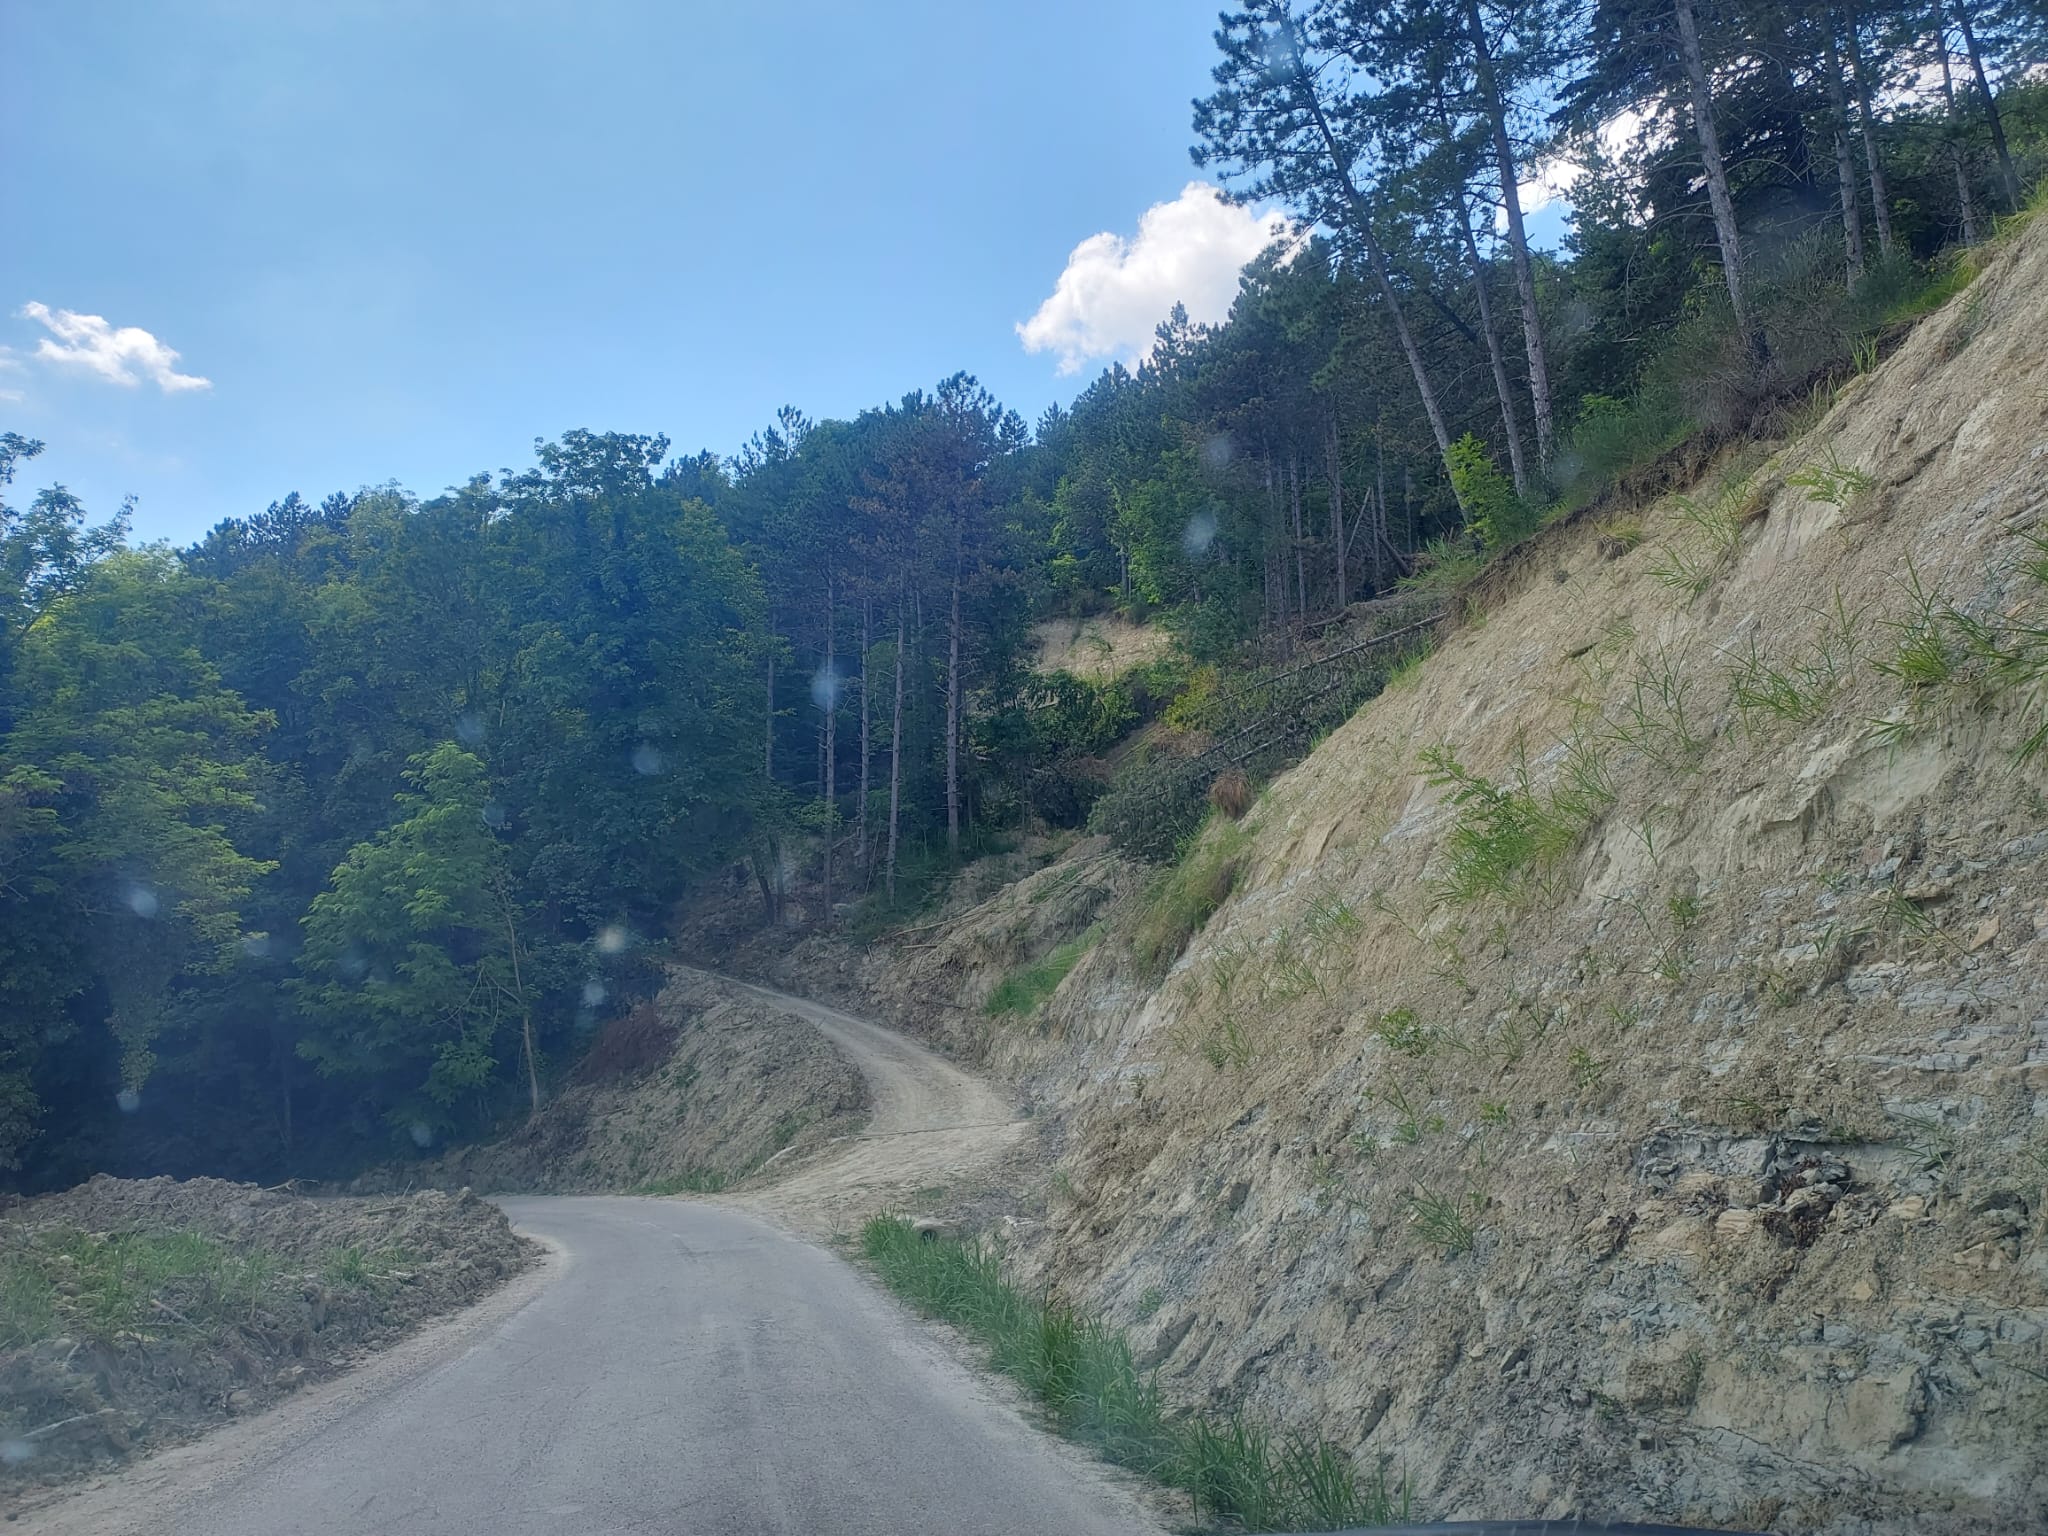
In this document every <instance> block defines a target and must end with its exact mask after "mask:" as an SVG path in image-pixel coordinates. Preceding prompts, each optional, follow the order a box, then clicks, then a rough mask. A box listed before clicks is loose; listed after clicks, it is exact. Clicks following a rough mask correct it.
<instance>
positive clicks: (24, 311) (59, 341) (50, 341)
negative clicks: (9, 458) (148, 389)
mask: <svg viewBox="0 0 2048 1536" xmlns="http://www.w3.org/2000/svg"><path fill="white" fill-rule="evenodd" d="M21 315H22V318H23V319H25V320H34V321H36V322H38V323H39V324H40V325H42V326H43V328H44V329H45V330H47V331H49V333H50V334H49V335H48V336H45V337H44V338H43V339H42V340H41V341H40V342H38V343H37V345H36V356H37V357H39V358H41V359H42V360H43V361H44V362H47V363H63V364H67V365H71V366H76V367H80V368H84V369H86V370H87V371H88V372H91V373H96V374H98V375H99V376H100V377H101V378H103V379H105V380H106V381H107V382H108V383H109V384H120V385H124V386H126V387H128V388H131V389H132V388H133V387H134V386H135V385H137V384H140V383H141V382H142V381H143V380H144V379H149V380H151V381H152V382H154V383H155V385H156V387H157V388H158V389H160V390H162V391H163V392H164V393H165V394H167V395H170V394H176V393H178V392H179V391H181V390H187V389H211V388H213V381H212V380H211V379H202V378H200V377H199V376H198V375H197V374H192V373H180V372H178V368H177V363H178V354H177V352H176V350H175V349H173V348H171V347H167V346H165V345H164V344H163V343H162V342H160V341H158V340H157V339H156V338H155V337H154V336H152V335H150V333H149V332H148V331H145V330H143V329H142V328H141V327H140V326H135V325H123V326H118V327H117V326H112V325H109V324H107V322H106V321H105V320H104V319H103V318H102V317H100V316H99V315H81V314H78V313H76V312H74V311H72V310H68V309H51V308H50V307H49V306H48V305H46V304H34V303H31V304H24V305H22V307H21Z"/></svg>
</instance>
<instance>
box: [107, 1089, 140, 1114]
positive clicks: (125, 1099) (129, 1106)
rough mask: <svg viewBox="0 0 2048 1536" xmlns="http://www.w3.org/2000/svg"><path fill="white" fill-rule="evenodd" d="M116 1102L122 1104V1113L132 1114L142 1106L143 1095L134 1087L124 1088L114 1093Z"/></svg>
mask: <svg viewBox="0 0 2048 1536" xmlns="http://www.w3.org/2000/svg"><path fill="white" fill-rule="evenodd" d="M114 1102H115V1103H116V1104H118V1105H120V1106H121V1113H122V1114H124V1115H132V1114H134V1113H135V1111H136V1110H138V1109H140V1108H142V1095H141V1094H140V1093H138V1092H137V1091H136V1090H135V1089H133V1088H123V1089H122V1090H121V1091H120V1092H119V1093H117V1094H115V1095H114Z"/></svg>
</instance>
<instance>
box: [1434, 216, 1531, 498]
mask: <svg viewBox="0 0 2048 1536" xmlns="http://www.w3.org/2000/svg"><path fill="white" fill-rule="evenodd" d="M1457 211H1458V232H1459V233H1460V234H1462V235H1463V236H1464V237H1465V256H1466V259H1467V260H1469V261H1470V262H1471V264H1472V291H1473V293H1475V294H1476V295H1477V296H1478V299H1479V328H1480V330H1482V331H1484V332H1485V333H1486V356H1487V359H1488V360H1489V361H1490V362H1491V363H1492V364H1493V390H1494V393H1495V395H1497V396H1498V397H1499V399H1500V420H1501V426H1502V427H1503V428H1504V429H1505V430H1506V432H1507V435H1508V465H1509V467H1510V468H1511V469H1512V470H1513V472H1514V476H1515V494H1516V495H1517V496H1526V495H1528V494H1529V472H1528V468H1527V466H1525V465H1524V464H1523V462H1522V431H1521V428H1520V427H1519V426H1517V425H1516V424H1515V391H1514V387H1513V386H1512V385H1511V384H1509V382H1508V360H1507V356H1506V354H1505V353H1503V352H1502V350H1501V344H1500V327H1498V326H1497V325H1495V324H1494V321H1493V300H1492V298H1491V297H1490V296H1489V295H1488V293H1487V291H1486V264H1485V263H1484V262H1483V261H1481V260H1480V259H1479V242H1478V241H1477V240H1475V239H1474V238H1473V237H1472V219H1471V214H1470V211H1469V210H1468V209H1467V208H1466V206H1465V199H1464V196H1463V194H1462V193H1461V194H1460V195H1459V197H1458V210H1457ZM1541 452H1542V454H1543V456H1544V458H1546V459H1548V458H1549V457H1550V450H1549V449H1548V448H1544V449H1542V450H1541Z"/></svg>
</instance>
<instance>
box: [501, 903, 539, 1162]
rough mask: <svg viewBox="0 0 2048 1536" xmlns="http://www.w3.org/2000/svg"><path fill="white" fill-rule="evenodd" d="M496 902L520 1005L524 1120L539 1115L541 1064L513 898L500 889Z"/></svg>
mask: <svg viewBox="0 0 2048 1536" xmlns="http://www.w3.org/2000/svg"><path fill="white" fill-rule="evenodd" d="M498 901H499V904H500V905H501V906H502V908H503V909H504V913H505V944H506V947H507V948H508V949H509V950H510V952H511V955H512V996H513V998H514V1000H516V1001H517V1002H518V1004H519V1040H520V1045H521V1048H522V1049H523V1050H524V1051H525V1052H526V1099H527V1112H526V1118H527V1122H528V1123H529V1124H531V1123H532V1122H533V1121H535V1120H538V1119H539V1118H540V1064H539V1060H538V1053H537V1051H536V1049H535V1047H534V1043H533V1005H532V1004H531V1003H529V1002H528V1001H527V999H526V983H525V982H523V981H522V980H521V979H520V976H519V930H518V929H517V928H515V927H514V926H513V924H512V901H511V898H510V896H509V895H508V894H507V893H506V892H504V891H502V890H501V891H500V892H499V893H498Z"/></svg>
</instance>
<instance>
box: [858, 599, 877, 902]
mask: <svg viewBox="0 0 2048 1536" xmlns="http://www.w3.org/2000/svg"><path fill="white" fill-rule="evenodd" d="M863 585H865V583H863ZM873 607H874V601H873V599H872V598H871V597H870V596H869V594H868V593H867V592H866V591H863V592H862V593H861V595H860V810H859V813H858V820H857V823H856V824H857V825H858V827H859V829H860V830H859V832H858V833H857V834H856V837H855V842H856V843H857V844H858V848H857V854H858V860H859V864H860V878H861V884H862V885H864V886H865V885H866V884H867V883H868V880H869V876H870V874H871V873H872V866H871V864H870V862H869V858H870V854H871V853H872V845H871V844H870V842H869V840H868V764H869V761H870V759H871V756H872V754H871V753H870V752H869V750H868V742H869V725H868V720H869V710H868V697H869V695H868V661H869V659H870V658H871V657H872V656H873V655H874V652H875V636H874V615H873Z"/></svg>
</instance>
